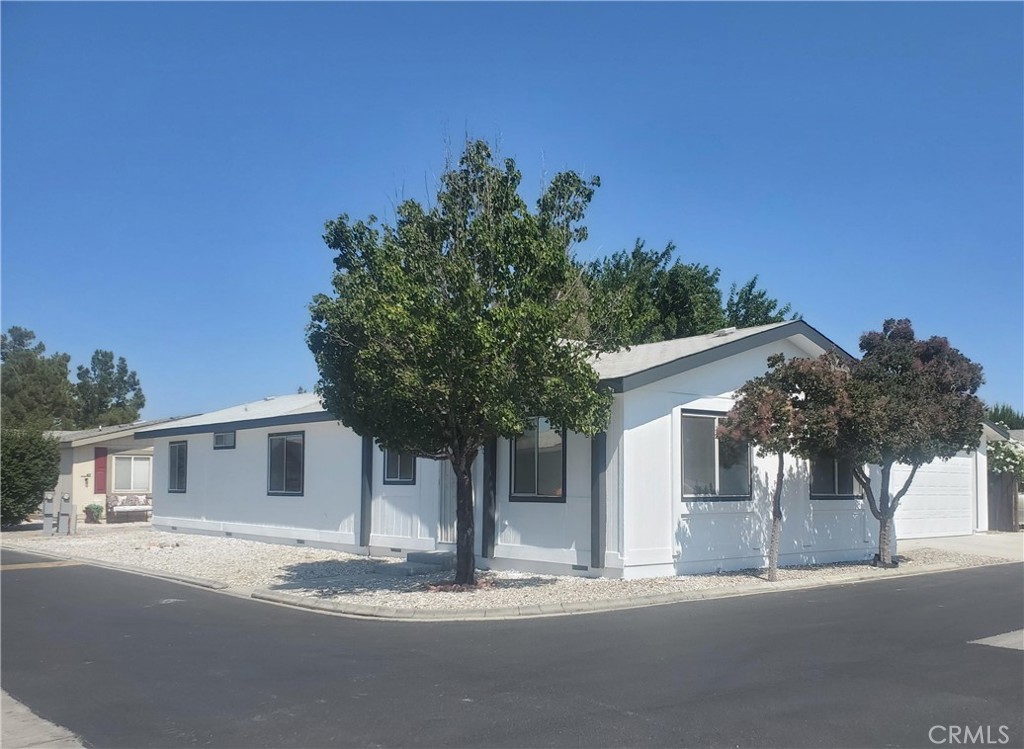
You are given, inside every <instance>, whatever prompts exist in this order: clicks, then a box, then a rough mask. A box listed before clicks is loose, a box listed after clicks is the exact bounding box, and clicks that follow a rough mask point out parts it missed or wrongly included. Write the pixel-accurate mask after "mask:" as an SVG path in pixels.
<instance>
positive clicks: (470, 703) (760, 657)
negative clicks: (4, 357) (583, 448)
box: [0, 550, 1024, 747]
mask: <svg viewBox="0 0 1024 749" xmlns="http://www.w3.org/2000/svg"><path fill="white" fill-rule="evenodd" d="M39 561H43V560H42V558H40V557H33V556H31V555H27V554H22V553H15V552H10V551H7V550H3V551H2V552H0V562H2V564H3V567H4V569H3V573H2V588H0V595H2V601H0V603H2V621H0V627H2V645H3V650H2V671H0V681H2V686H3V689H4V690H6V691H7V692H8V693H10V694H11V695H12V696H13V697H15V698H16V699H18V700H20V701H22V702H23V703H25V704H26V705H27V706H28V707H30V708H31V709H32V710H33V711H34V712H35V713H37V714H38V715H40V716H42V717H43V718H45V719H47V720H49V721H52V722H54V723H56V724H58V725H61V726H65V727H67V728H69V729H70V730H71V731H73V732H74V733H75V734H77V735H78V736H80V737H81V738H82V739H83V740H84V742H85V743H86V744H87V745H89V746H93V747H186V746H188V747H193V746H195V747H349V746H354V747H363V746H425V747H426V746H429V747H434V746H453V747H463V746H468V747H491V746H515V747H547V746H557V747H577V746H587V747H601V746H658V747H662V746H684V747H691V746H692V747H704V746H715V747H719V746H722V747H724V746H729V747H766V746H773V747H826V746H836V747H928V746H934V745H940V744H934V743H933V741H934V739H943V740H945V746H950V745H951V742H950V741H949V740H948V739H949V736H950V732H949V727H951V726H954V727H961V728H962V727H970V728H971V730H972V731H975V730H976V727H979V726H980V727H988V729H989V733H988V734H987V736H988V737H990V738H991V740H992V742H993V745H1000V746H1007V747H1019V746H1022V744H1024V731H1022V714H1021V705H1024V652H1022V651H1021V650H1017V649H1008V648H1004V647H992V646H988V645H979V644H970V641H972V640H978V639H981V638H986V637H992V636H995V635H1000V634H1004V633H1006V632H1011V631H1014V630H1019V629H1021V628H1022V626H1024V584H1022V583H1024V567H1022V566H1021V565H1019V564H1009V565H1001V566H995V567H985V568H976V569H968V570H963V571H959V572H951V573H942V574H933V575H923V576H916V577H904V578H899V579H892V580H884V581H879V582H870V583H862V584H856V585H843V586H837V587H831V588H816V589H810V590H805V591H793V592H785V593H774V594H771V595H760V596H748V597H744V598H731V599H720V600H710V601H699V602H690V603H682V604H673V605H668V606H659V607H652V608H646V609H637V610H632V611H616V612H611V613H603V614H588V615H578V616H568V617H556V618H543V619H530V620H511V621H498V622H456V623H423V622H416V623H401V622H381V621H364V620H355V619H346V618H341V617H330V616H325V615H322V614H316V613H312V612H306V611H299V610H292V609H288V608H285V607H280V606H274V605H269V604H266V603H260V602H255V601H251V600H246V599H242V598H236V597H231V596H226V595H223V594H219V593H215V592H212V591H208V590H204V589H199V588H193V587H189V586H184V585H178V584H175V583H171V582H167V581H162V580H157V579H153V578H147V577H142V576H138V575H132V574H129V573H124V572H117V571H112V570H108V569H102V568H96V567H91V566H88V565H75V566H31V567H20V566H17V565H19V564H25V563H28V562H39ZM197 574H198V571H197ZM936 726H939V727H940V729H939V730H938V731H936V730H934V729H935V727H936ZM1000 727H1002V728H1003V729H1004V730H1003V731H1002V732H1000ZM929 734H931V735H929ZM958 735H962V733H959V732H958ZM975 735H977V734H975ZM1004 735H1005V736H1006V737H1007V741H1000V739H1001V738H1002V737H1003V736H1004ZM930 739H931V740H930ZM997 742H998V743H997Z"/></svg>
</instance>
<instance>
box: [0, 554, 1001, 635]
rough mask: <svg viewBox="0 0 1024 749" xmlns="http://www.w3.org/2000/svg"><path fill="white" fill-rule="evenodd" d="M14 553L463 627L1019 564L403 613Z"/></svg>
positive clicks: (336, 610) (347, 611)
mask: <svg viewBox="0 0 1024 749" xmlns="http://www.w3.org/2000/svg"><path fill="white" fill-rule="evenodd" d="M7 548H8V549H11V550H12V551H19V552H22V553H25V554H35V555H36V556H41V557H48V558H50V559H60V560H70V561H76V562H83V563H86V564H90V565H93V566H96V567H103V568H105V569H110V570H115V571H118V572H128V573H131V574H135V575H142V576H144V577H154V578H157V579H160V580H167V581H170V582H176V583H182V584H185V585H192V586H195V587H199V588H206V589H208V590H213V591H216V592H219V593H224V594H227V595H233V596H236V597H244V598H250V599H252V600H254V601H262V602H265V603H273V604H277V605H281V606H289V607H291V608H297V609H305V610H308V611H315V612H317V613H321V614H331V615H334V616H346V617H352V618H359V619H375V620H384V621H400V622H409V621H419V622H423V621H431V622H461V621H484V620H487V621H503V620H508V619H531V618H538V617H550V616H567V615H574V614H596V613H602V612H609V611H622V610H626V609H638V608H646V607H648V606H664V605H667V604H671V603H686V602H689V601H707V600H715V599H719V598H738V597H740V596H749V595H764V594H768V593H776V592H782V591H792V590H811V589H814V588H825V587H829V586H833V585H852V584H856V583H862V582H881V581H884V580H895V579H899V578H903V577H914V576H917V575H929V574H933V573H939V572H953V571H956V570H964V569H972V568H976V567H990V566H993V565H1000V564H1019V563H1018V562H1016V561H1015V560H1012V559H999V558H996V557H992V558H991V559H992V561H991V562H987V563H985V564H976V565H971V566H968V567H964V566H962V565H958V564H952V563H947V564H931V565H926V566H923V567H919V568H916V569H907V568H905V567H898V568H896V569H895V570H886V571H885V572H884V573H883V574H879V572H878V571H873V572H871V571H866V572H855V573H851V574H849V575H841V576H834V577H829V578H826V579H824V580H782V581H779V582H775V583H769V582H767V581H761V582H759V583H754V584H749V585H740V586H727V587H719V588H707V589H704V590H688V591H680V592H678V593H663V594H656V595H647V596H636V597H633V598H612V599H598V600H593V601H566V602H555V603H541V604H526V605H523V606H500V607H494V608H466V609H420V608H397V607H392V606H372V605H366V604H359V603H338V602H335V601H323V600H318V599H316V598H309V597H307V596H298V595H294V594H292V593H281V592H279V591H275V590H256V591H253V592H251V593H248V594H245V593H244V591H243V590H241V589H236V588H232V587H231V586H229V585H228V584H227V583H223V582H220V581H217V580H207V579H204V578H199V577H190V576H188V575H172V574H168V573H166V572H161V571H157V570H148V569H144V568H140V567H124V566H118V565H116V564H111V563H109V562H104V561H101V560H98V559H91V558H88V557H77V556H67V555H62V554H49V553H46V552H40V551H35V550H34V549H21V548H18V547H17V545H15V544H8V545H7Z"/></svg>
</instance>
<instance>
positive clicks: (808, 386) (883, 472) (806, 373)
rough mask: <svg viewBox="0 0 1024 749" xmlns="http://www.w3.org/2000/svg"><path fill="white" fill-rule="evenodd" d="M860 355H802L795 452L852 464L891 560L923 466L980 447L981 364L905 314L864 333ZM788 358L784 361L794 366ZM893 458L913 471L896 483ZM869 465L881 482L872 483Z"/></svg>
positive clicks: (884, 558)
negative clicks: (901, 516) (919, 329)
mask: <svg viewBox="0 0 1024 749" xmlns="http://www.w3.org/2000/svg"><path fill="white" fill-rule="evenodd" d="M860 350H861V353H862V357H861V359H860V360H859V361H853V362H850V363H844V362H843V361H842V360H840V359H837V358H836V357H835V356H833V355H830V354H826V355H823V356H821V357H818V358H817V359H807V360H794V361H803V362H804V363H803V364H801V365H799V367H798V368H797V369H796V370H795V371H798V372H800V374H799V376H796V377H795V379H794V381H793V385H794V388H795V389H796V391H797V392H799V393H800V397H799V398H796V399H794V400H793V401H792V404H793V406H794V408H795V410H796V412H797V413H796V416H795V418H794V425H795V427H796V432H795V433H794V443H795V448H794V452H796V453H797V454H799V455H802V456H804V457H810V458H812V459H813V458H815V457H835V458H839V459H845V460H849V461H850V463H851V464H852V465H853V475H854V478H855V479H856V481H857V483H858V484H859V485H860V486H861V488H862V489H863V491H864V495H865V497H866V498H867V501H868V506H869V507H870V508H871V514H872V515H873V516H874V517H875V519H876V520H878V523H879V533H878V557H877V561H878V563H879V564H880V565H882V566H891V565H892V563H893V549H894V539H895V533H894V527H893V518H894V516H895V515H896V510H898V509H899V506H900V502H901V500H902V499H903V498H904V497H905V496H906V494H907V492H908V491H909V490H910V486H911V484H912V482H913V481H914V477H915V476H916V475H917V472H918V470H919V469H920V468H921V466H923V465H925V464H927V463H930V462H932V461H933V460H935V459H936V458H939V459H941V460H948V459H949V458H951V457H953V456H954V455H956V454H957V453H958V452H959V451H960V450H963V449H969V448H973V447H975V446H977V444H978V441H979V439H980V437H981V420H982V418H983V417H984V414H985V407H984V404H983V403H982V401H981V400H980V399H979V398H978V397H977V395H976V393H977V391H978V388H979V387H981V384H982V382H983V378H982V372H981V366H980V365H978V364H975V363H974V362H972V361H971V360H970V359H968V358H967V357H966V356H964V355H963V354H962V353H961V352H960V351H958V350H957V349H955V348H953V347H952V346H950V345H949V341H948V340H947V339H946V338H943V337H939V336H934V337H932V338H929V339H927V340H917V339H916V338H915V336H914V329H913V327H911V324H910V321H909V320H891V319H890V320H886V321H885V323H884V324H883V326H882V330H881V331H875V332H870V333H865V334H864V335H863V336H861V339H860ZM791 363H792V362H787V364H791ZM896 464H901V465H905V466H909V467H910V471H909V474H908V475H907V477H906V479H905V480H904V481H903V482H902V483H901V484H900V485H899V486H894V485H893V482H892V471H893V467H894V466H895V465H896ZM869 466H876V467H877V469H878V476H879V480H878V483H877V485H876V484H874V483H872V481H871V476H870V473H869Z"/></svg>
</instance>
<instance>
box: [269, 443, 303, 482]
mask: <svg viewBox="0 0 1024 749" xmlns="http://www.w3.org/2000/svg"><path fill="white" fill-rule="evenodd" d="M267 452H268V458H267V494H285V495H293V496H298V495H301V494H302V485H303V470H304V466H303V464H304V463H305V460H306V454H305V453H306V433H305V432H285V433H282V434H271V435H269V437H268V438H267Z"/></svg>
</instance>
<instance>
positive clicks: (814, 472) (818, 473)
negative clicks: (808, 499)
mask: <svg viewBox="0 0 1024 749" xmlns="http://www.w3.org/2000/svg"><path fill="white" fill-rule="evenodd" d="M859 494H860V492H855V491H854V482H853V463H851V462H850V461H848V460H832V459H830V458H825V459H823V460H812V461H811V496H812V497H816V498H817V497H822V498H829V497H855V496H858V495H859Z"/></svg>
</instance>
